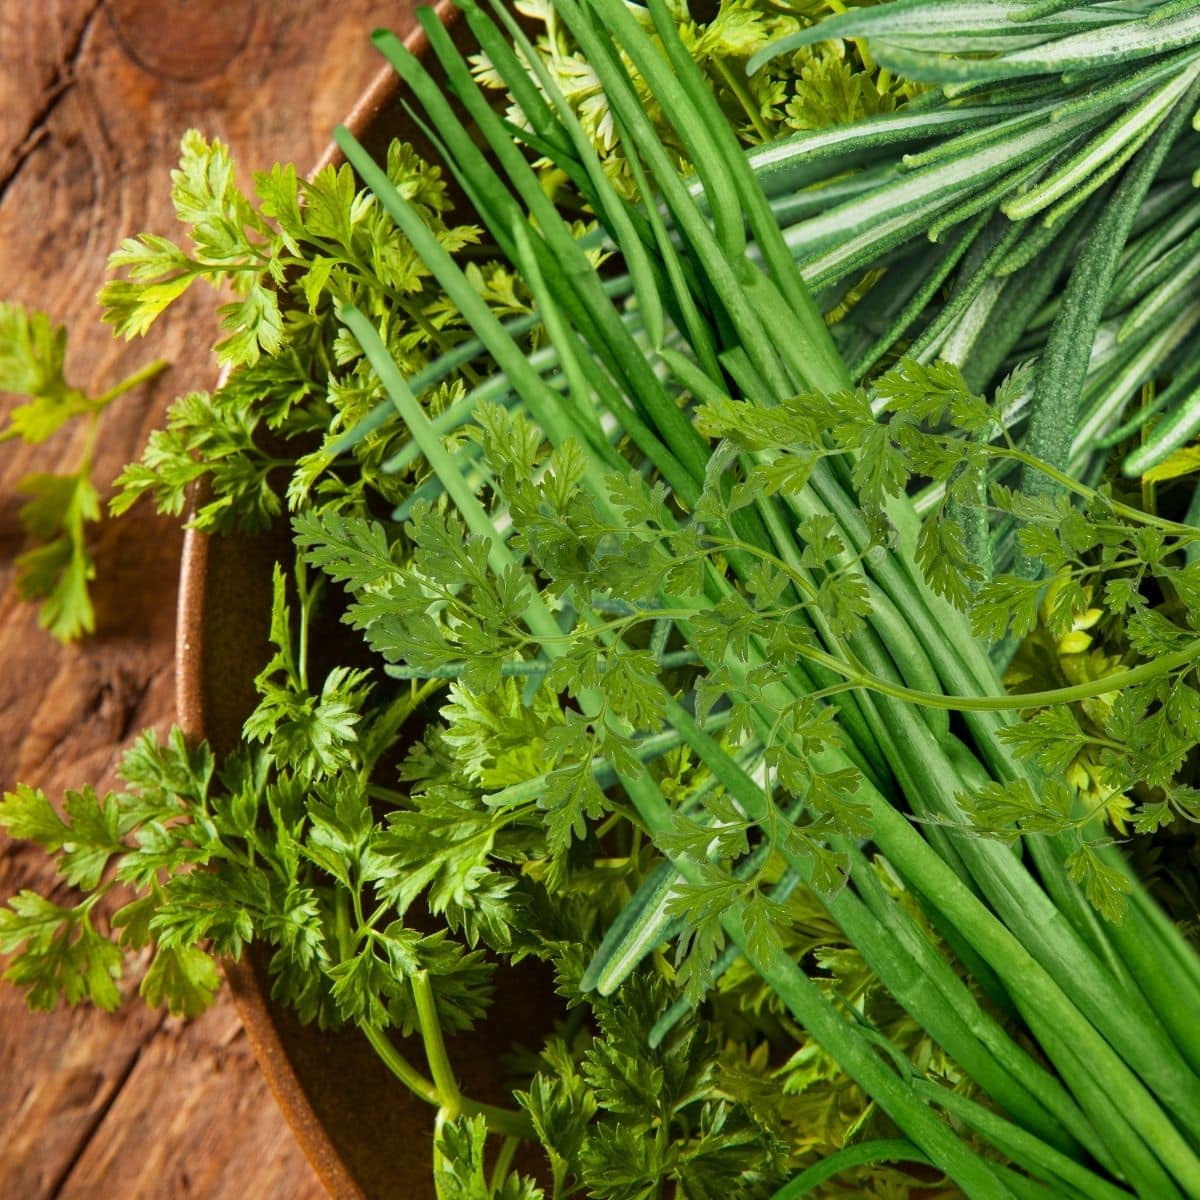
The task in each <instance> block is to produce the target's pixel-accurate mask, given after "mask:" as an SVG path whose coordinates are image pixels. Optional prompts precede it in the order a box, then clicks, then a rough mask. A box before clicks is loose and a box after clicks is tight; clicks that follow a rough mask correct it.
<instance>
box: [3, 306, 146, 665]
mask: <svg viewBox="0 0 1200 1200" xmlns="http://www.w3.org/2000/svg"><path fill="white" fill-rule="evenodd" d="M66 351H67V331H66V329H65V328H64V327H63V326H61V325H59V326H55V325H54V323H53V322H52V321H51V320H50V318H49V317H48V316H47V315H46V314H45V313H40V312H27V311H26V310H25V309H24V308H22V307H21V306H20V305H19V304H9V303H0V392H11V393H13V394H15V395H17V396H24V397H27V399H26V401H25V403H23V404H17V405H15V406H14V407H13V408H12V409H11V410H10V411H9V414H8V424H7V426H6V427H5V428H4V430H3V432H0V442H5V441H8V440H9V439H11V438H20V439H21V440H22V441H23V442H25V443H27V444H29V445H38V444H39V443H41V442H44V441H45V440H46V439H47V438H49V437H51V436H52V435H53V434H55V433H57V432H58V431H59V430H60V429H61V428H62V427H63V426H64V425H65V424H67V423H68V422H70V421H72V420H73V419H74V418H78V417H86V418H87V435H86V436H87V441H86V444H85V448H84V451H83V454H82V455H81V457H80V463H79V466H78V467H77V468H76V469H75V470H73V471H66V472H62V473H59V474H49V473H42V472H33V473H30V474H29V475H26V476H25V478H24V479H22V480H21V481H20V482H19V483H18V485H17V486H18V488H19V490H20V491H22V492H25V493H26V494H28V495H29V496H30V497H31V499H30V500H29V501H27V502H26V503H25V504H24V505H23V506H22V507H21V509H20V513H19V515H20V518H21V524H22V525H23V526H24V527H25V530H26V532H27V533H28V534H29V535H30V537H32V538H34V539H35V540H36V541H37V542H38V543H40V544H39V545H36V546H34V547H33V548H32V549H30V550H26V551H25V552H24V553H23V554H21V555H20V556H18V558H17V590H18V591H19V592H20V594H21V596H22V597H24V598H25V599H27V600H41V601H42V606H41V610H40V611H39V613H38V621H39V623H40V624H41V625H42V627H43V628H44V629H48V630H49V631H50V632H51V633H52V634H53V635H54V636H55V637H56V638H58V640H59V641H62V642H68V641H71V640H73V639H75V638H78V637H80V636H81V635H82V634H84V633H90V632H91V631H92V630H93V629H94V628H95V623H96V618H95V614H94V612H93V610H92V601H91V597H90V596H89V595H88V583H89V581H90V580H91V579H92V578H94V576H95V574H96V569H95V566H94V565H93V563H92V558H91V555H90V554H89V553H88V548H87V540H86V530H85V527H86V526H87V525H88V524H89V523H90V522H93V521H97V520H99V518H100V495H99V493H98V492H97V490H96V485H95V483H94V482H93V481H92V477H91V473H92V443H93V441H94V439H95V435H96V422H97V421H98V420H99V417H100V414H101V412H103V410H104V409H105V408H106V407H107V405H108V404H109V403H110V402H111V401H112V400H114V399H115V398H116V397H117V396H119V395H120V394H121V393H122V392H125V391H128V390H129V389H130V388H132V387H135V386H137V385H138V384H139V383H141V382H143V381H144V380H146V379H149V378H150V377H151V376H153V375H155V374H157V373H158V372H159V371H160V370H162V368H163V366H164V365H165V364H163V363H155V364H153V365H152V366H150V367H148V368H145V369H143V370H141V371H138V372H137V373H136V374H134V375H131V376H130V377H129V378H128V379H126V380H124V381H123V382H122V383H119V384H117V385H116V387H113V388H110V389H109V390H108V391H107V392H105V393H104V394H103V395H101V396H97V397H95V398H93V397H89V396H87V395H85V394H84V393H83V392H81V391H80V390H79V389H78V388H74V387H71V386H70V384H68V383H67V381H66V377H65V376H64V374H63V367H64V360H65V358H66Z"/></svg>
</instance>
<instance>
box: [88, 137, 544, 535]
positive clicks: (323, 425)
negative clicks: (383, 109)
mask: <svg viewBox="0 0 1200 1200" xmlns="http://www.w3.org/2000/svg"><path fill="white" fill-rule="evenodd" d="M387 171H388V177H389V179H391V180H392V182H393V183H394V184H395V185H396V186H397V187H399V188H402V189H403V190H404V192H405V194H406V195H407V196H408V197H409V200H410V202H411V203H412V204H413V205H414V206H415V207H416V209H417V210H418V211H420V212H421V214H422V217H423V219H424V220H425V221H426V222H427V223H428V225H429V228H430V229H431V231H433V233H434V235H435V236H436V237H437V239H438V242H439V244H440V245H442V246H443V247H445V248H446V249H447V250H448V251H451V252H454V251H458V250H461V249H462V248H464V247H466V246H472V245H475V244H476V243H477V242H478V240H479V231H478V230H477V229H476V228H475V227H474V226H471V225H460V226H453V225H450V224H448V223H447V220H446V217H447V216H448V211H449V200H448V197H447V194H446V184H445V182H444V180H443V179H442V176H441V172H440V170H438V169H437V168H436V167H431V166H429V165H428V164H427V163H425V162H423V161H422V160H421V159H420V158H418V157H417V155H416V154H415V153H414V151H413V150H412V148H411V147H410V146H408V145H406V144H404V143H401V142H394V143H393V144H392V145H391V147H390V148H389V150H388V157H387ZM173 182H174V187H173V192H172V196H173V199H174V203H175V209H176V213H177V215H178V217H179V220H180V222H181V223H182V224H183V225H184V227H185V228H186V231H187V237H188V239H190V242H191V248H190V250H187V249H184V248H183V247H181V246H180V245H178V244H176V243H175V242H173V241H171V240H169V239H167V238H164V237H161V236H159V235H151V234H142V235H140V236H139V237H137V238H130V239H127V240H126V241H125V242H124V243H123V244H122V247H121V249H120V250H118V251H116V252H115V253H114V254H113V255H112V257H111V259H110V264H109V265H110V268H111V269H112V270H113V271H114V272H116V271H122V272H124V274H125V277H122V278H114V279H112V280H111V281H110V282H109V283H108V285H107V286H106V287H105V289H104V291H103V292H102V294H101V301H102V303H103V304H104V305H105V306H106V319H108V320H110V321H111V322H112V323H114V324H115V325H116V327H117V329H118V331H119V332H121V333H124V334H125V335H126V336H127V337H132V336H134V335H141V334H144V333H146V331H147V330H148V329H149V328H150V326H151V325H152V324H153V323H154V321H155V320H157V319H158V317H159V316H160V315H161V314H162V313H163V312H164V311H165V309H166V308H167V307H168V306H169V305H170V304H171V303H172V302H173V301H174V300H175V299H177V298H178V297H179V296H180V295H182V294H183V292H184V291H185V290H186V289H187V288H189V287H190V286H191V285H192V284H193V283H195V282H196V281H197V280H201V279H202V280H204V281H206V282H207V283H208V284H209V285H211V286H213V287H215V288H218V289H225V288H232V289H233V291H234V292H235V293H236V296H237V299H236V301H235V302H233V303H230V304H227V305H224V306H223V307H222V308H221V310H220V311H221V321H222V327H223V329H224V330H225V333H226V336H225V337H224V338H223V339H222V340H221V341H219V342H218V343H217V345H216V347H215V350H216V353H217V356H218V358H219V359H220V361H221V362H222V363H224V364H226V365H227V366H228V367H230V368H231V371H230V373H229V375H228V377H227V378H226V380H225V382H224V383H223V384H222V385H221V386H220V387H219V388H218V389H217V390H216V391H215V392H212V393H211V394H210V393H189V394H187V395H185V396H182V397H181V398H179V399H178V400H176V401H175V403H174V404H173V405H172V406H171V409H170V410H169V412H168V414H167V427H166V429H164V430H158V431H155V432H154V433H153V434H151V436H150V441H149V443H148V445H147V447H146V450H145V452H144V454H143V457H142V461H141V462H139V463H133V464H131V465H130V466H129V467H127V468H126V469H125V471H124V473H123V474H122V475H121V477H120V479H119V481H118V482H119V484H120V486H121V491H120V493H119V494H118V496H117V498H116V500H115V501H114V503H113V508H114V511H118V512H120V511H124V510H125V509H127V508H129V507H130V506H131V505H132V504H133V503H135V502H136V501H137V500H138V499H139V498H140V497H142V496H143V495H150V496H153V498H154V501H155V503H156V505H157V506H158V507H159V508H160V509H161V510H163V511H166V512H170V513H174V514H179V513H181V512H182V511H183V507H184V504H185V502H186V497H187V495H188V494H189V493H188V489H189V488H190V487H191V485H193V484H195V483H197V482H198V481H199V480H201V479H203V480H205V481H206V482H207V484H208V488H209V494H208V496H207V497H206V498H205V499H204V501H203V503H202V504H200V506H199V508H198V509H197V511H196V512H195V514H194V516H193V518H192V521H193V523H194V524H195V525H196V526H197V527H198V528H201V529H209V530H220V531H228V530H231V529H234V528H240V529H248V530H254V529H263V528H265V527H266V526H267V525H269V524H270V522H271V521H272V520H273V519H274V518H275V517H277V516H278V515H279V514H280V513H281V512H282V511H283V509H284V506H285V505H287V506H290V507H292V508H298V507H301V506H302V505H303V504H305V503H306V502H307V501H308V500H309V498H310V497H311V498H315V499H319V500H321V501H323V502H325V501H328V502H336V503H338V504H339V505H341V506H343V507H346V508H350V509H354V508H358V507H361V506H362V505H364V504H365V503H366V497H367V495H368V493H369V491H372V490H373V491H376V492H382V494H383V496H384V498H385V499H386V500H391V501H393V502H396V501H398V500H399V498H400V497H401V496H402V495H403V493H404V488H403V483H402V481H401V480H394V479H389V478H387V477H385V476H383V475H382V474H381V473H380V472H379V470H378V467H379V464H380V462H381V461H382V460H383V459H385V458H387V457H389V456H390V454H391V452H392V450H393V449H395V446H394V445H393V441H394V438H395V433H394V431H390V430H389V431H388V432H387V433H386V434H384V435H382V436H379V437H374V436H370V437H367V438H366V440H365V441H363V442H360V444H359V445H357V446H356V448H355V465H354V469H353V470H352V471H345V470H343V469H342V465H341V464H337V465H335V456H334V455H333V454H331V453H329V452H328V451H327V447H328V446H330V445H332V444H333V443H335V442H336V440H337V438H338V435H339V434H340V433H341V432H342V431H344V430H345V429H346V428H348V427H351V426H354V425H357V424H358V423H359V422H360V421H361V420H362V418H363V417H365V416H366V415H367V414H368V413H370V412H371V410H372V409H373V408H374V407H375V405H376V404H377V403H378V401H379V398H380V396H381V391H380V388H379V384H378V381H377V379H376V378H375V376H374V373H373V372H372V371H371V369H370V368H369V366H368V365H367V364H366V363H365V361H364V360H363V359H362V357H361V354H360V352H359V350H358V348H357V346H355V345H354V344H353V343H352V342H349V341H348V340H347V339H346V338H345V337H344V336H341V335H340V334H339V326H338V324H337V322H336V317H335V312H336V308H337V306H338V305H339V304H343V303H353V304H355V305H357V306H359V307H360V308H362V309H364V310H365V311H367V312H369V313H371V314H372V315H373V316H375V317H376V318H377V319H378V320H379V321H380V322H381V324H382V327H383V330H384V334H385V337H386V339H387V343H388V346H389V349H390V350H391V351H392V353H394V354H395V355H396V357H397V360H398V361H400V362H401V363H403V364H404V366H405V368H406V369H407V370H408V371H410V372H416V371H419V370H420V369H421V368H422V367H423V366H425V365H426V364H427V363H428V361H429V359H430V356H431V354H435V353H436V352H437V351H439V350H440V351H446V350H449V349H450V348H451V347H453V346H454V345H455V344H456V343H457V342H460V341H461V340H462V339H463V336H464V335H463V333H462V323H461V319H460V318H459V317H458V314H457V313H456V312H455V310H454V308H453V306H451V305H449V304H448V303H447V302H446V299H445V297H444V296H443V295H442V293H441V291H440V289H438V288H437V287H434V286H431V284H430V282H429V277H428V270H427V269H426V268H425V266H424V265H423V263H422V262H421V261H420V259H419V258H418V257H417V256H416V255H415V253H414V252H413V249H412V246H411V245H410V244H409V243H408V241H407V239H406V238H405V237H404V236H403V235H402V234H401V233H400V232H399V230H397V229H396V227H395V225H394V224H393V222H392V221H391V220H390V219H389V218H388V216H387V215H386V214H385V213H383V212H382V211H381V209H380V207H379V205H378V204H377V203H375V201H374V199H373V198H372V197H371V196H370V194H369V193H366V192H363V191H362V190H360V189H359V187H358V186H357V185H356V183H355V181H354V176H353V174H352V172H351V170H350V168H349V167H346V166H343V167H340V168H335V167H327V168H326V169H325V170H323V171H321V172H320V173H318V174H317V175H316V177H314V178H313V179H312V180H305V179H302V178H299V177H298V176H297V174H296V169H295V167H293V166H291V165H288V166H280V165H276V166H275V167H273V168H272V169H271V170H270V171H269V172H261V173H259V174H257V175H256V176H255V178H254V181H253V191H252V192H244V191H243V190H241V188H240V186H239V184H238V182H237V179H236V176H235V172H234V168H233V164H232V162H231V160H230V157H229V152H228V149H227V147H225V146H224V145H223V144H222V143H221V142H220V141H216V140H214V141H212V142H209V141H207V140H206V139H205V138H204V137H203V136H202V135H200V134H199V133H198V132H196V131H195V130H192V131H190V132H188V133H187V134H186V135H185V136H184V139H183V143H182V147H181V156H180V165H179V168H178V169H177V170H176V171H175V172H173ZM472 280H473V286H474V287H475V288H476V289H477V290H478V291H479V293H480V294H481V295H483V296H484V297H485V298H486V299H487V301H488V302H489V303H491V304H493V305H494V306H495V308H496V309H497V311H500V312H519V311H522V306H523V303H524V302H523V300H522V298H521V295H520V292H521V288H520V285H519V283H518V281H517V280H516V278H515V277H514V276H513V275H512V274H510V273H509V272H507V271H505V270H503V269H502V268H499V267H496V266H493V265H489V264H486V263H484V264H482V265H476V266H473V268H472ZM460 388H461V384H457V385H456V384H453V383H451V384H448V385H446V386H437V385H436V384H435V385H434V386H432V387H431V388H429V389H428V391H427V393H426V394H425V395H424V397H423V399H424V402H425V403H426V404H427V405H428V408H429V411H430V412H431V413H433V414H436V413H438V412H440V411H442V409H444V408H445V407H446V406H447V405H448V404H449V403H451V402H452V401H453V400H454V399H455V398H457V397H458V396H459V395H460V394H461V392H460V390H459V389H460ZM297 441H305V442H308V443H310V444H312V445H313V446H314V448H313V449H311V451H310V452H309V453H307V454H305V455H304V456H303V457H301V458H300V459H299V461H297V460H296V457H295V455H294V454H291V453H289V452H287V451H285V450H284V447H285V446H287V445H288V444H289V443H290V444H295V443H296V442H297Z"/></svg>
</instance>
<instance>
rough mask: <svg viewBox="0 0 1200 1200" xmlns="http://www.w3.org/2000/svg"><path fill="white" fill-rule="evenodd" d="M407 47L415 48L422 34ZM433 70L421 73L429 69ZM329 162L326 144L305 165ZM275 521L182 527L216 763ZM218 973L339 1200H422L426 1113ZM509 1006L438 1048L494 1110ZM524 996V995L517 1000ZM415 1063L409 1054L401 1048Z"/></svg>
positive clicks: (352, 1036)
mask: <svg viewBox="0 0 1200 1200" xmlns="http://www.w3.org/2000/svg"><path fill="white" fill-rule="evenodd" d="M437 11H438V15H439V16H440V17H441V19H442V21H443V22H444V23H445V24H447V25H448V26H449V27H450V28H451V29H452V30H455V31H456V32H457V31H458V30H460V29H462V28H465V23H464V22H458V21H456V20H455V18H456V16H457V13H458V10H457V9H455V8H453V7H452V5H450V4H449V3H447V2H446V0H442V3H441V4H440V5H439V7H438V10H437ZM407 45H408V47H409V49H411V50H412V51H413V52H414V53H415V54H417V55H418V56H421V55H425V54H427V52H428V43H427V41H426V38H425V36H424V34H423V32H422V31H420V30H419V29H418V30H417V31H415V32H414V33H413V34H411V35H410V37H409V38H408V40H407ZM431 69H432V68H431ZM403 99H404V96H403V89H402V86H401V85H400V82H399V80H398V79H397V77H396V76H395V75H394V74H393V72H392V71H391V69H390V68H385V69H384V70H383V71H381V72H380V74H379V75H378V76H377V77H376V79H375V80H374V82H373V83H372V84H371V86H370V87H369V88H368V89H367V91H366V92H365V94H364V95H363V97H362V99H361V100H360V101H359V102H358V104H357V105H356V106H355V108H354V110H353V112H351V114H350V115H349V116H348V117H347V119H346V124H347V126H348V127H349V128H350V129H351V130H352V131H353V133H354V134H355V136H356V137H357V138H358V139H359V140H360V141H361V142H363V144H364V145H365V146H366V147H367V148H368V149H369V150H370V151H371V152H372V153H373V154H375V155H376V156H377V157H382V155H383V153H384V151H385V150H386V146H387V143H388V141H389V140H390V139H391V138H392V137H395V136H400V137H405V138H407V139H408V140H411V141H413V142H414V143H416V144H417V146H418V149H421V148H422V146H421V142H422V140H423V139H420V138H418V137H416V136H413V133H412V123H411V120H410V119H409V118H408V116H407V114H406V113H405V111H404V108H403V103H402V102H403ZM340 161H342V159H341V156H340V153H339V152H338V151H337V149H336V147H332V146H331V147H330V149H329V150H328V151H326V153H325V155H324V156H323V158H322V160H321V162H320V163H319V164H318V167H317V169H319V168H320V167H322V166H325V165H326V164H328V163H337V162H340ZM290 557H291V543H290V540H289V538H288V534H287V528H286V525H283V526H281V527H280V528H279V529H277V530H275V531H272V532H271V533H268V534H264V535H259V536H254V537H249V536H235V537H214V538H210V537H207V536H205V535H204V534H200V533H197V532H196V531H194V530H189V531H188V533H187V536H186V538H185V541H184V547H183V566H182V574H181V578H180V589H179V612H178V621H177V626H176V650H175V656H176V680H177V683H176V688H177V694H176V706H177V709H178V715H179V721H180V724H181V725H182V726H183V728H184V730H185V731H186V732H187V733H188V734H189V735H190V736H192V737H195V738H207V739H208V740H209V742H210V743H211V744H212V746H213V747H214V749H215V750H216V752H217V754H218V755H223V754H225V753H227V752H228V751H229V750H230V749H232V748H233V747H234V746H236V745H237V743H238V741H239V739H240V736H241V727H242V721H243V720H244V718H245V717H246V715H247V714H248V713H249V712H250V710H251V709H252V708H253V706H254V700H255V694H254V682H253V681H254V676H255V674H256V673H257V671H258V669H259V667H260V666H261V665H262V664H263V663H264V662H265V661H266V659H267V655H268V644H267V628H268V622H269V616H270V605H271V572H272V568H273V565H274V564H275V562H276V561H282V562H287V561H288V560H289V559H290ZM225 974H226V977H227V978H228V980H229V984H230V989H231V990H232V992H233V995H234V999H235V1001H236V1002H237V1005H238V1009H239V1011H240V1013H241V1017H242V1021H243V1023H244V1024H245V1027H246V1032H247V1035H248V1037H249V1039H250V1042H251V1044H252V1045H253V1047H254V1051H255V1054H256V1055H257V1057H258V1061H259V1064H260V1065H261V1067H262V1070H263V1073H264V1074H265V1075H266V1077H267V1081H268V1083H269V1084H270V1086H271V1090H272V1091H273V1092H274V1094H275V1097H276V1099H277V1100H278V1102H279V1106H280V1108H281V1109H282V1110H283V1113H284V1115H285V1117H286V1118H287V1121H288V1123H289V1124H290V1125H291V1127H292V1130H293V1132H294V1133H295V1135H296V1138H297V1140H298V1141H299V1143H300V1145H301V1147H302V1148H303V1150H304V1153H305V1154H306V1156H307V1157H308V1159H309V1161H310V1162H311V1163H312V1165H313V1167H314V1168H315V1169H316V1171H317V1173H318V1175H319V1176H320V1177H321V1180H322V1181H323V1182H324V1184H325V1186H326V1187H327V1188H328V1189H329V1191H330V1193H331V1195H333V1196H335V1197H338V1200H343V1198H345V1200H392V1198H395V1200H426V1198H429V1200H433V1197H434V1195H435V1193H434V1189H433V1184H432V1180H431V1160H432V1142H431V1139H432V1134H433V1110H432V1109H431V1108H430V1107H429V1106H428V1105H427V1104H425V1103H424V1102H422V1101H420V1100H418V1099H417V1098H416V1097H414V1096H413V1095H412V1094H411V1093H409V1092H408V1091H407V1089H406V1088H404V1087H403V1086H402V1085H401V1084H400V1083H399V1082H398V1081H397V1080H396V1079H395V1078H394V1077H393V1076H392V1075H391V1074H390V1073H389V1071H388V1070H387V1068H386V1067H384V1066H383V1064H382V1063H381V1061H380V1060H379V1059H378V1058H377V1057H376V1055H375V1053H374V1051H373V1050H371V1048H370V1047H369V1046H368V1045H367V1043H366V1041H365V1039H364V1038H363V1037H362V1036H361V1035H360V1034H359V1033H358V1032H357V1031H354V1030H348V1031H345V1032H342V1033H330V1032H321V1031H320V1030H318V1029H316V1028H315V1027H312V1026H309V1027H306V1026H302V1025H301V1024H300V1023H299V1021H298V1020H297V1019H296V1017H295V1016H294V1014H293V1013H291V1012H290V1011H289V1010H288V1009H285V1008H283V1007H282V1006H279V1005H277V1004H275V1003H274V1002H273V1001H272V1000H271V998H270V981H269V979H268V977H267V972H266V966H265V955H264V954H263V953H262V952H261V951H260V950H259V949H258V948H257V947H252V948H251V950H250V952H249V953H248V954H247V955H246V956H245V957H244V958H243V959H242V960H241V961H240V962H237V963H234V962H228V963H226V966H225ZM521 991H522V993H523V994H522V995H521V997H520V1001H519V1002H517V1003H512V1002H511V1001H513V1000H515V999H516V997H514V996H512V995H509V996H508V997H507V999H508V1001H510V1002H508V1003H505V999H506V998H505V997H504V996H503V995H501V996H498V997H497V1003H496V1004H495V1006H494V1009H493V1012H492V1014H491V1015H490V1016H489V1018H488V1021H487V1023H486V1027H485V1029H486V1037H485V1036H484V1031H483V1030H481V1031H480V1032H478V1033H476V1034H471V1035H459V1036H458V1037H455V1038H452V1039H451V1040H450V1051H451V1055H452V1058H453V1061H454V1063H455V1067H456V1070H457V1071H458V1073H459V1075H460V1078H461V1082H462V1084H463V1086H464V1090H465V1091H467V1093H468V1094H471V1095H474V1096H475V1097H476V1098H478V1099H480V1100H488V1101H492V1102H505V1101H507V1099H508V1097H507V1095H506V1093H505V1091H504V1089H503V1086H502V1082H503V1081H502V1077H501V1068H500V1066H499V1064H498V1061H497V1060H498V1051H499V1050H501V1049H502V1048H507V1047H508V1046H511V1045H512V1044H513V1043H514V1042H518V1041H521V1040H522V1039H523V1037H528V1036H529V1034H530V1032H531V1024H532V1025H536V1024H537V1021H536V1020H534V1021H533V1022H531V1020H530V1017H531V1010H530V1004H531V1003H533V1004H535V1005H539V1001H538V999H537V998H536V997H537V996H538V994H540V996H541V997H542V1002H541V1004H540V1005H539V1006H540V1007H543V1008H548V1007H549V1005H548V1004H547V1003H545V1001H546V998H547V997H546V991H545V990H544V989H543V988H542V987H534V988H532V989H530V988H529V987H522V989H521ZM531 991H532V992H533V995H532V996H531V995H530V992H531ZM406 1051H407V1052H409V1053H411V1056H412V1057H413V1058H414V1059H415V1060H416V1061H422V1056H421V1051H420V1048H419V1046H416V1045H414V1046H412V1047H408V1048H406Z"/></svg>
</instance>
